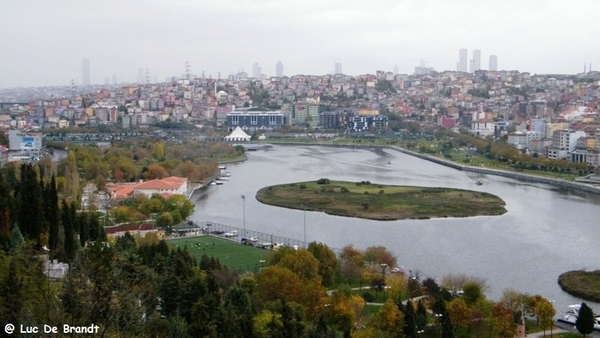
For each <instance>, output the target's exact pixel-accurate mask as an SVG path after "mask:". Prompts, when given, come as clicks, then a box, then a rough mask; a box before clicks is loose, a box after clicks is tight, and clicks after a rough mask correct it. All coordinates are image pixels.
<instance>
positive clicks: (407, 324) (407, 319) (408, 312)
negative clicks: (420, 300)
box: [404, 299, 417, 338]
mask: <svg viewBox="0 0 600 338" xmlns="http://www.w3.org/2000/svg"><path fill="white" fill-rule="evenodd" d="M404 334H405V335H406V337H407V338H416V337H417V321H416V314H415V308H414V307H413V305H412V301H411V300H410V299H409V300H407V301H406V306H405V307H404Z"/></svg>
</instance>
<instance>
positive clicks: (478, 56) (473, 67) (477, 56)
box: [469, 49, 481, 73]
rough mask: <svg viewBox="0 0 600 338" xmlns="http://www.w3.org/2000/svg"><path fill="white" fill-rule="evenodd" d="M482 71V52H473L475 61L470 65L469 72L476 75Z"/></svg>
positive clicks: (477, 50) (475, 50) (476, 50)
mask: <svg viewBox="0 0 600 338" xmlns="http://www.w3.org/2000/svg"><path fill="white" fill-rule="evenodd" d="M480 69H481V51H480V50H479V49H474V50H473V59H471V62H470V64H469V71H470V72H471V73H475V72H476V71H478V70H480Z"/></svg>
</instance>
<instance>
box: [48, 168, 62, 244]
mask: <svg viewBox="0 0 600 338" xmlns="http://www.w3.org/2000/svg"><path fill="white" fill-rule="evenodd" d="M44 203H45V208H46V221H47V222H48V227H49V233H48V246H49V248H50V250H51V251H52V250H56V248H57V247H58V243H59V231H58V229H59V222H60V220H59V209H58V192H57V190H56V178H55V176H54V175H52V178H51V179H50V184H49V185H48V186H47V187H46V198H45V201H44Z"/></svg>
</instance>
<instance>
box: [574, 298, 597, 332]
mask: <svg viewBox="0 0 600 338" xmlns="http://www.w3.org/2000/svg"><path fill="white" fill-rule="evenodd" d="M575 327H576V328H577V331H579V333H581V334H582V335H583V336H584V337H585V336H586V335H588V334H590V333H592V332H594V312H593V311H592V309H591V308H590V307H589V306H587V304H586V303H581V307H580V308H579V315H578V316H577V321H576V322H575Z"/></svg>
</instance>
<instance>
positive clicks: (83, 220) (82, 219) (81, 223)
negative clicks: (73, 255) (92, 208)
mask: <svg viewBox="0 0 600 338" xmlns="http://www.w3.org/2000/svg"><path fill="white" fill-rule="evenodd" d="M76 222H77V223H76V225H75V228H76V229H79V245H81V247H82V248H83V247H85V243H86V242H87V241H88V239H89V223H88V213H87V212H80V213H79V214H78V215H77V217H76Z"/></svg>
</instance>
